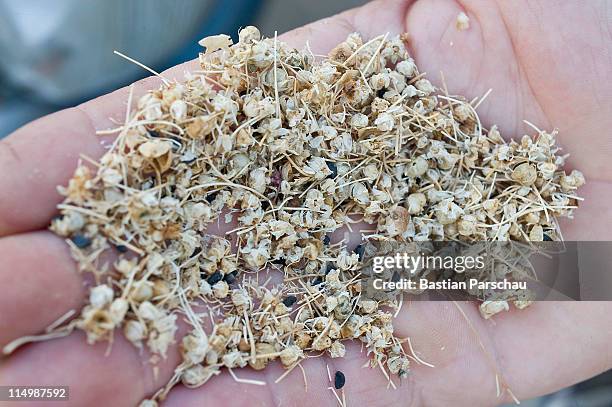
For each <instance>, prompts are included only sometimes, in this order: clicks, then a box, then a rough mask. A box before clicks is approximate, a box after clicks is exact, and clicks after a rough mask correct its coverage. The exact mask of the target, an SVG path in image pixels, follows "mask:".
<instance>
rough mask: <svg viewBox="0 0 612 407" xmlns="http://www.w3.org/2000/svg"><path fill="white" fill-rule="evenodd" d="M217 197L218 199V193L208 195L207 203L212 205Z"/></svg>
mask: <svg viewBox="0 0 612 407" xmlns="http://www.w3.org/2000/svg"><path fill="white" fill-rule="evenodd" d="M216 197H217V193H216V192H213V193H212V194H208V195H206V202H208V203H212V201H214V200H215V198H216Z"/></svg>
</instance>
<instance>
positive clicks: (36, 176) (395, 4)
mask: <svg viewBox="0 0 612 407" xmlns="http://www.w3.org/2000/svg"><path fill="white" fill-rule="evenodd" d="M385 3H386V4H385V6H384V7H381V3H380V2H373V3H370V4H367V5H365V6H363V7H361V8H358V9H353V10H349V11H347V12H344V13H341V14H339V15H336V16H334V17H330V18H326V19H323V20H319V21H317V22H315V23H312V24H309V25H307V26H304V27H302V28H299V29H297V30H294V31H291V32H289V33H287V34H285V35H283V36H280V37H279V39H280V40H283V41H285V42H287V43H289V44H290V45H292V46H295V47H298V48H301V47H303V46H304V45H305V44H306V42H307V41H308V45H309V47H310V49H311V50H312V51H313V52H314V53H315V54H321V53H326V52H328V51H329V49H330V48H331V47H332V46H333V45H334V44H336V43H338V42H340V41H341V40H342V39H343V38H346V36H347V35H348V34H349V33H351V32H354V31H356V30H357V29H359V30H360V31H361V32H362V33H364V34H365V36H368V34H369V33H368V30H369V29H370V28H371V27H372V24H370V21H371V20H368V19H361V18H360V19H359V21H358V22H357V23H355V21H354V20H355V17H356V16H357V15H358V14H359V15H366V14H370V12H376V13H378V14H380V13H383V12H384V14H385V16H377V19H379V20H378V22H380V18H383V19H386V21H387V22H389V25H387V26H384V30H385V31H388V30H390V31H396V32H399V31H400V30H401V28H400V27H401V26H402V25H401V24H399V21H400V19H399V18H398V15H400V14H401V13H400V11H401V10H400V9H401V8H402V7H404V4H405V2H403V1H387V2H385ZM368 10H369V11H368ZM384 22H385V21H383V24H384ZM357 26H358V27H357ZM377 26H378V25H377ZM195 68H197V61H191V62H188V63H186V64H182V65H178V66H176V67H174V68H171V69H170V70H168V71H166V72H164V73H162V75H163V76H164V77H165V78H167V79H169V80H174V79H176V80H179V81H180V80H181V79H182V76H183V73H184V72H185V71H189V70H194V69H195ZM159 84H160V80H159V79H158V78H155V77H152V78H147V79H144V80H142V81H139V82H137V83H136V84H134V99H136V98H138V96H139V95H141V94H143V93H144V92H145V91H146V90H147V89H153V88H156V87H158V86H159ZM128 94H129V89H128V88H123V89H120V90H118V91H115V92H113V93H110V94H108V95H104V96H101V97H99V98H97V99H94V100H92V101H89V102H86V103H84V104H82V105H80V106H77V107H75V108H71V109H67V110H63V111H60V112H57V113H54V114H51V115H49V116H46V117H44V118H42V119H39V120H36V121H35V122H32V123H30V124H28V125H26V126H25V127H23V128H21V129H19V130H17V131H16V132H15V133H13V134H12V135H11V136H9V137H8V138H7V139H5V140H2V141H0V174H2V175H1V176H0V236H3V235H9V234H14V233H19V232H24V231H31V230H36V229H40V228H43V227H45V226H46V225H47V224H48V223H49V220H50V219H51V217H52V216H53V215H54V214H55V213H56V205H57V204H58V203H59V202H60V201H61V199H62V197H61V196H60V195H59V194H58V193H57V191H56V187H57V185H63V184H65V183H66V182H67V181H68V180H69V179H70V177H71V176H72V173H73V171H74V168H75V166H76V163H77V160H78V159H79V156H80V155H81V154H84V155H87V156H89V157H92V158H99V157H100V156H101V155H102V154H103V153H104V151H105V147H104V145H108V143H109V142H110V141H111V138H110V137H101V136H97V135H96V133H95V132H96V130H103V129H107V128H109V127H114V126H116V123H117V122H122V121H123V120H124V116H125V111H126V101H127V99H128ZM113 120H114V122H113Z"/></svg>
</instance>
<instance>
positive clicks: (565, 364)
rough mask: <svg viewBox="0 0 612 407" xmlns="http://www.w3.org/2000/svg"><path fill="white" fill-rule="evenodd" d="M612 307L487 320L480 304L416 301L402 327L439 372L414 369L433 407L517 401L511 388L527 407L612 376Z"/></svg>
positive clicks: (580, 306) (559, 308) (544, 309)
mask: <svg viewBox="0 0 612 407" xmlns="http://www.w3.org/2000/svg"><path fill="white" fill-rule="evenodd" d="M611 308H612V305H611V304H610V303H606V302H591V303H589V302H571V301H567V302H538V303H535V304H533V305H532V306H531V307H528V308H526V309H524V310H521V311H517V310H512V311H511V312H505V313H501V314H498V315H496V316H495V317H493V319H491V320H484V319H482V317H481V316H480V315H479V312H478V310H477V308H476V305H475V304H473V303H466V302H445V301H444V302H432V301H414V302H412V303H409V304H404V308H403V310H402V312H401V313H400V314H399V316H398V318H397V319H396V320H395V321H394V326H395V327H396V335H398V336H399V337H405V336H408V337H410V338H411V344H412V347H413V349H414V351H415V353H416V354H417V355H418V357H419V358H420V359H422V360H424V361H425V362H427V363H430V364H432V365H434V366H435V368H428V367H427V366H423V365H418V364H413V368H412V373H413V378H414V383H415V387H416V389H415V391H419V392H420V393H421V394H422V395H423V397H424V400H425V403H424V404H425V405H445V404H450V400H453V402H454V403H456V404H458V405H495V404H501V403H502V402H508V403H511V402H512V401H513V400H512V396H511V394H510V393H508V392H504V391H503V390H504V388H509V389H510V391H511V392H512V394H514V395H515V396H516V397H517V398H518V399H519V400H525V399H529V398H533V397H536V396H539V395H543V394H547V393H550V392H553V391H555V390H558V389H560V388H562V387H565V386H569V385H571V384H573V383H576V382H578V381H581V380H585V379H587V378H589V377H591V376H593V375H595V374H597V373H600V372H602V371H604V370H606V369H609V367H610V365H611V364H612V355H611V353H610V350H609V345H608V342H609V338H610V335H612V328H611V327H612V324H611V322H612V317H611V316H610V311H611ZM496 376H497V378H496ZM498 383H499V387H500V391H502V394H501V395H500V397H498V396H497V384H498Z"/></svg>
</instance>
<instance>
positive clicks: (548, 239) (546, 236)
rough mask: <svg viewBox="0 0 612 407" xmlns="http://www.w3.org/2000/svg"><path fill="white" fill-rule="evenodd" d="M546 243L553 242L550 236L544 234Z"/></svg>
mask: <svg viewBox="0 0 612 407" xmlns="http://www.w3.org/2000/svg"><path fill="white" fill-rule="evenodd" d="M544 241H545V242H552V239H551V238H550V236H548V235H547V234H546V233H544Z"/></svg>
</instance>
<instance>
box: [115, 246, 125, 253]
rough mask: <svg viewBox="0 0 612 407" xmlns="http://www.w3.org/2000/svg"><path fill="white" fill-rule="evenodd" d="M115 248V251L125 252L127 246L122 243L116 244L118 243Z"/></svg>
mask: <svg viewBox="0 0 612 407" xmlns="http://www.w3.org/2000/svg"><path fill="white" fill-rule="evenodd" d="M115 249H117V251H118V252H119V253H127V251H128V248H127V246H125V245H122V244H118V245H116V246H115Z"/></svg>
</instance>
